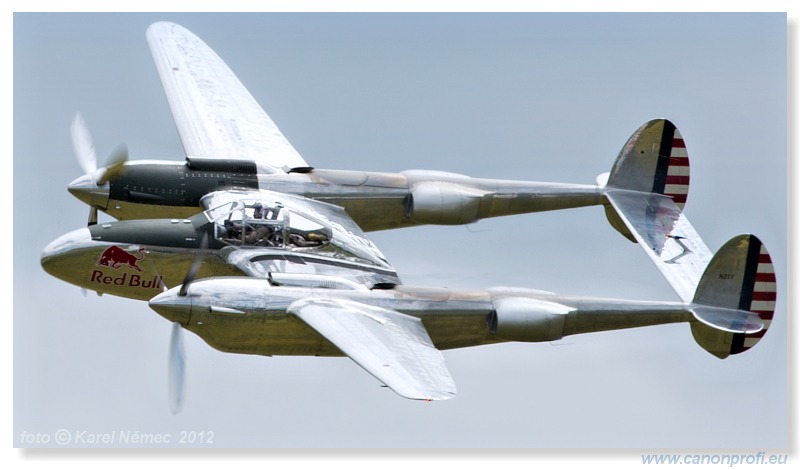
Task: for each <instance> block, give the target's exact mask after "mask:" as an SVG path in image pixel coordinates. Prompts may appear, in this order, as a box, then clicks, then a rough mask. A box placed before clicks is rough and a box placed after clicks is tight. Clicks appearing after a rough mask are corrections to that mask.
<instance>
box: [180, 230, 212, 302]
mask: <svg viewBox="0 0 800 470" xmlns="http://www.w3.org/2000/svg"><path fill="white" fill-rule="evenodd" d="M206 248H208V234H207V233H204V234H203V238H202V239H201V240H200V251H198V252H197V256H195V257H194V260H193V261H192V266H191V267H190V268H189V272H187V273H186V277H185V278H183V284H181V290H179V291H178V295H179V296H181V297H183V296H185V295H186V294H187V293H188V292H189V284H191V283H192V281H194V278H195V276H197V272H198V271H200V265H202V264H203V257H204V256H205V253H203V252H204V251H205V249H206Z"/></svg>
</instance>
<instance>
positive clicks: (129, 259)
mask: <svg viewBox="0 0 800 470" xmlns="http://www.w3.org/2000/svg"><path fill="white" fill-rule="evenodd" d="M142 259H144V248H139V256H135V255H132V254H130V253H128V252H127V251H125V250H123V249H122V248H120V247H118V246H110V247H108V248H106V249H105V251H103V254H102V255H100V259H99V260H98V261H97V265H98V266H108V267H109V268H113V269H117V268H119V266H120V265H124V266H127V267H129V268H132V269H135V270H137V271H139V272H141V271H142V268H140V267H139V266H138V265H137V263H138V262H139V261H141V260H142Z"/></svg>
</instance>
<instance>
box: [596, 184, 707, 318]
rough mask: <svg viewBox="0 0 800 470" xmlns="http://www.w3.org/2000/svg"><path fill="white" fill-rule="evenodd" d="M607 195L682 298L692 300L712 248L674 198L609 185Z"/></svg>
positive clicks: (629, 228)
mask: <svg viewBox="0 0 800 470" xmlns="http://www.w3.org/2000/svg"><path fill="white" fill-rule="evenodd" d="M606 198H607V199H608V201H609V203H610V204H611V207H612V208H613V210H614V212H615V214H616V216H617V217H619V221H620V223H621V224H624V226H625V228H627V230H628V231H629V233H630V234H631V236H632V237H633V238H634V239H635V240H636V241H637V242H638V243H639V245H640V246H641V247H642V248H643V249H644V251H645V252H646V253H647V255H648V256H649V257H650V259H651V260H652V261H653V263H655V265H656V267H657V268H658V269H659V271H661V274H663V275H664V277H665V278H666V279H667V282H669V284H670V285H671V286H672V288H673V289H674V290H675V292H676V293H677V294H678V296H680V298H681V300H683V301H684V302H691V301H692V299H693V298H694V295H695V290H696V289H697V286H698V284H699V282H700V278H701V276H702V274H703V271H704V270H705V269H706V266H707V265H708V262H709V261H710V260H711V251H710V250H709V249H708V247H707V246H706V244H705V242H703V240H702V238H700V235H699V234H698V233H697V231H696V230H695V229H694V227H693V226H692V224H691V223H690V222H689V219H687V218H686V216H685V215H684V214H683V212H681V209H680V208H679V207H678V206H677V204H675V202H674V201H673V199H672V198H671V197H668V196H663V195H659V194H653V193H642V192H635V191H628V190H615V189H608V188H607V189H606Z"/></svg>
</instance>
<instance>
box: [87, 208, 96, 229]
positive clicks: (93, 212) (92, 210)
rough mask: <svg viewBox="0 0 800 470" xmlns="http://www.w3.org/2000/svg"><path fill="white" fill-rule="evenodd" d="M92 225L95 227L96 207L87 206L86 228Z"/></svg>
mask: <svg viewBox="0 0 800 470" xmlns="http://www.w3.org/2000/svg"><path fill="white" fill-rule="evenodd" d="M92 225H97V206H89V222H87V224H86V226H87V227H91V226H92Z"/></svg>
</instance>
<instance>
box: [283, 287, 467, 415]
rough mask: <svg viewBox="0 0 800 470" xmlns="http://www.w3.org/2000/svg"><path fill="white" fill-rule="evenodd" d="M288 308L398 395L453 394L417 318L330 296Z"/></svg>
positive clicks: (437, 354) (432, 396)
mask: <svg viewBox="0 0 800 470" xmlns="http://www.w3.org/2000/svg"><path fill="white" fill-rule="evenodd" d="M288 311H289V312H291V313H293V314H295V315H297V316H298V317H300V319H302V320H303V321H304V322H306V323H307V324H308V325H309V326H310V327H311V328H313V329H314V330H316V331H317V332H318V333H320V334H321V335H322V336H324V337H325V338H326V339H327V340H328V341H330V342H331V343H333V344H334V345H336V347H338V348H339V349H341V350H342V352H343V353H345V354H346V355H347V356H348V357H350V359H352V360H353V361H355V362H356V364H358V365H359V366H361V367H363V368H364V369H365V370H366V371H367V372H369V373H370V374H372V375H373V376H374V377H375V378H377V379H378V380H380V381H381V382H383V383H384V384H385V385H386V386H387V387H389V388H391V389H392V390H394V391H395V392H396V393H397V394H398V395H400V396H403V397H405V398H411V399H416V400H447V399H448V398H452V397H453V396H455V394H456V387H455V383H454V382H453V378H452V377H451V376H450V372H449V371H448V370H447V366H446V365H445V363H444V357H442V353H441V352H439V350H438V349H436V348H435V347H434V346H433V343H432V342H431V339H430V337H429V336H428V333H427V331H425V327H423V326H422V322H421V321H420V320H419V319H418V318H415V317H411V316H408V315H404V314H402V313H399V312H395V311H392V310H387V309H384V308H380V307H373V306H369V305H365V304H361V303H357V302H352V301H347V300H333V299H306V300H298V301H296V302H294V303H292V304H291V305H290V306H289V308H288Z"/></svg>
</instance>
